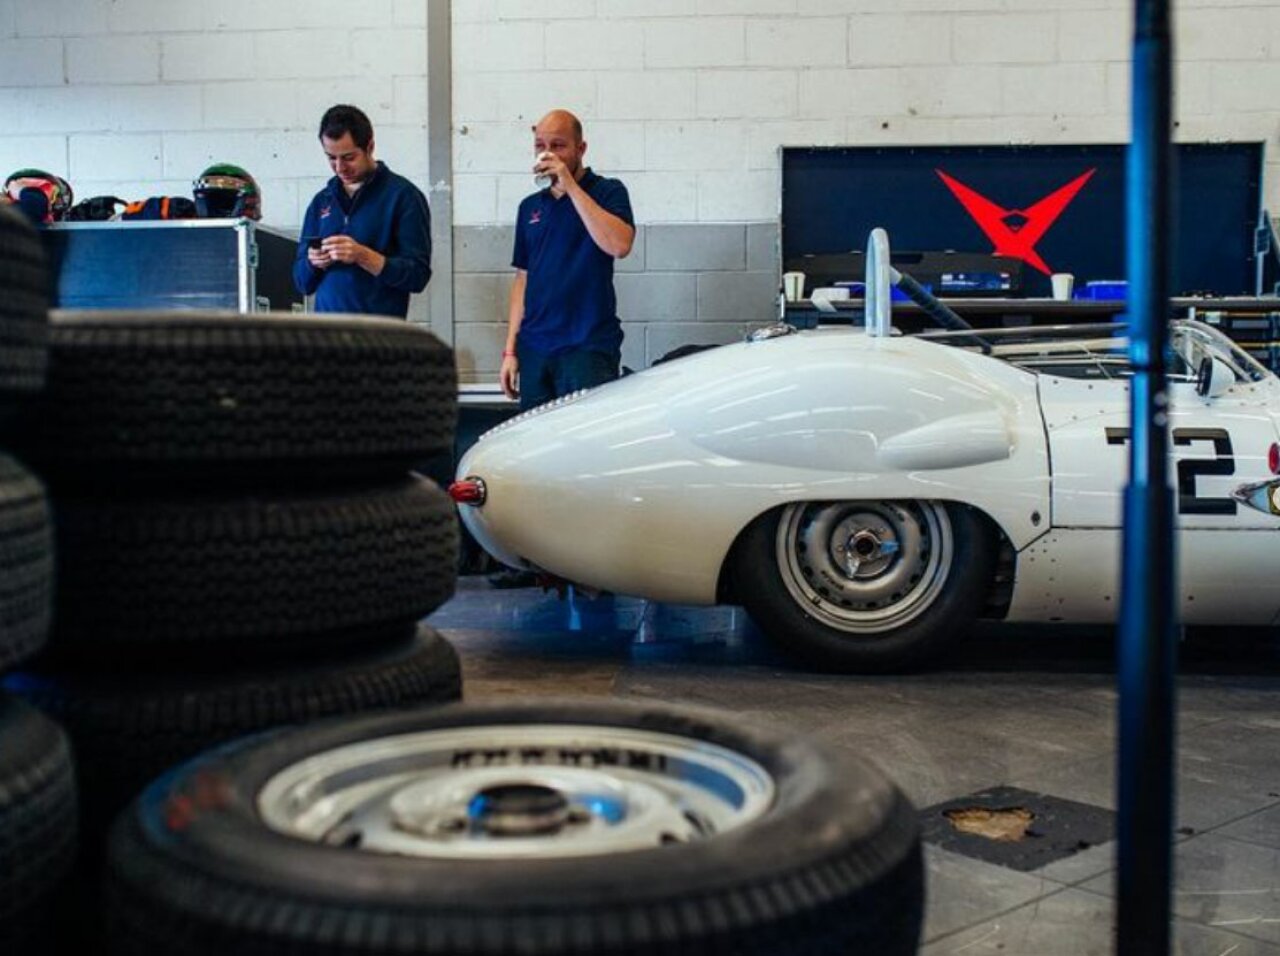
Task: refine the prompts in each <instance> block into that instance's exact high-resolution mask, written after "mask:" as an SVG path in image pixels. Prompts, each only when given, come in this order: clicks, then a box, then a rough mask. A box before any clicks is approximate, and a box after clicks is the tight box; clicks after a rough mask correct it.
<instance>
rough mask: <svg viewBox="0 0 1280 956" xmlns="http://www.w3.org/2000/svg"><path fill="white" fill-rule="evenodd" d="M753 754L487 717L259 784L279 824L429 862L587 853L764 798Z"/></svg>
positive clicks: (729, 825)
mask: <svg viewBox="0 0 1280 956" xmlns="http://www.w3.org/2000/svg"><path fill="white" fill-rule="evenodd" d="M774 793H775V787H774V782H773V779H772V777H771V776H770V775H769V774H768V773H767V772H766V771H765V770H764V768H762V767H761V766H760V765H759V764H758V763H756V762H755V761H753V760H751V759H749V758H747V757H745V756H744V755H742V754H740V753H736V752H734V751H732V750H729V749H727V748H724V747H720V746H717V745H714V744H709V743H706V742H704V741H701V740H697V739H693V738H685V737H680V736H676V735H670V734H660V733H650V732H646V731H638V730H631V729H627V728H621V727H608V726H593V725H582V724H533V725H492V726H482V727H459V728H448V729H443V730H427V731H420V732H416V733H410V734H402V735H397V736H393V737H384V738H379V739H374V740H367V741H360V742H358V743H353V744H348V745H345V746H342V747H338V748H334V749H332V750H328V751H324V752H321V753H318V754H315V755H313V756H310V757H307V758H305V759H303V760H300V761H298V762H296V763H294V764H291V765H289V766H287V767H285V768H284V769H282V770H280V771H279V772H277V773H276V774H275V775H273V776H272V777H271V778H270V779H269V780H267V782H266V783H265V784H264V785H263V786H262V788H261V789H260V790H259V793H258V798H257V804H258V811H259V813H260V814H261V816H262V819H263V821H264V822H265V824H266V825H267V826H268V827H270V828H271V829H273V830H276V831H277V832H280V833H284V834H287V835H289V836H294V837H297V838H299V839H304V840H309V841H312V842H315V843H323V844H326V845H336V846H348V847H358V848H360V849H362V850H365V851H367V852H372V853H387V854H397V855H401V856H412V857H426V858H453V859H459V858H472V859H512V858H533V857H565V856H590V855H595V854H605V853H617V852H620V851H626V850H640V849H647V848H652V847H658V846H663V845H666V844H681V843H691V842H696V841H699V840H705V839H709V838H711V837H714V836H715V835H717V834H720V833H724V832H726V831H729V830H732V829H735V828H737V827H740V826H742V825H743V824H745V823H748V822H749V821H751V820H754V819H756V818H758V817H760V816H761V815H762V814H764V813H765V812H766V811H767V810H768V808H769V807H770V806H771V805H772V803H773V798H774Z"/></svg>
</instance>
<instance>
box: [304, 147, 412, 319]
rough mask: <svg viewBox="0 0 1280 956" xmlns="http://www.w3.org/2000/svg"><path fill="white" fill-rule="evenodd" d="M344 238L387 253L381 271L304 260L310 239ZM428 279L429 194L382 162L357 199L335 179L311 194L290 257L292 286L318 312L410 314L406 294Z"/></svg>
mask: <svg viewBox="0 0 1280 956" xmlns="http://www.w3.org/2000/svg"><path fill="white" fill-rule="evenodd" d="M338 235H348V236H350V237H351V238H352V239H354V240H355V241H356V242H358V243H360V244H361V245H364V246H368V247H370V248H371V249H376V250H377V251H378V252H380V253H382V254H383V255H384V256H386V257H387V264H386V267H385V268H384V269H383V270H382V274H381V275H376V276H375V275H371V274H370V273H368V272H365V271H364V270H363V269H361V268H360V267H359V266H357V265H347V264H346V263H341V262H337V263H334V264H333V265H331V266H330V267H329V268H328V269H316V268H314V267H313V266H312V265H311V263H310V262H308V261H307V240H308V239H309V238H311V237H313V236H320V237H321V238H324V237H325V236H338ZM430 278H431V211H430V210H429V209H428V208H427V197H426V196H424V195H422V192H421V191H420V190H419V189H418V187H417V186H415V185H414V184H413V183H411V182H409V180H407V179H405V178H404V177H403V176H399V175H397V174H396V173H393V172H392V171H391V169H390V168H389V167H388V166H387V165H386V164H385V163H383V162H381V161H379V162H378V168H377V169H376V170H375V171H374V173H373V175H372V176H370V177H369V179H368V181H366V182H365V184H364V185H363V186H361V187H360V189H359V190H357V191H356V194H355V195H354V196H348V195H347V191H346V190H345V189H343V188H342V183H341V181H340V180H339V179H338V177H337V176H334V177H333V178H332V179H330V180H329V183H328V185H326V186H325V188H324V189H322V190H321V191H320V192H318V193H317V194H316V198H315V199H313V200H311V205H310V206H308V207H307V215H306V217H305V218H304V219H303V221H302V238H301V239H300V240H299V242H298V252H297V255H296V257H295V258H294V262H293V284H294V285H295V286H297V288H298V291H299V292H301V293H302V294H303V295H311V294H313V293H314V294H315V297H316V298H315V309H316V311H317V312H359V313H366V314H370V315H392V316H399V317H400V318H404V317H405V316H406V315H408V314H409V294H410V293H412V292H421V291H422V290H423V289H425V288H426V287H427V280H428V279H430Z"/></svg>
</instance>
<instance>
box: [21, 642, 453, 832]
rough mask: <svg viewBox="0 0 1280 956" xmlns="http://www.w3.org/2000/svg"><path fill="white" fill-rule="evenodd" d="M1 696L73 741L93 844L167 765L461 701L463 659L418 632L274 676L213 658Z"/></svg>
mask: <svg viewBox="0 0 1280 956" xmlns="http://www.w3.org/2000/svg"><path fill="white" fill-rule="evenodd" d="M4 687H5V688H6V689H7V690H9V691H11V692H12V693H15V694H18V695H20V696H22V697H23V698H25V699H26V700H27V701H28V702H29V703H31V704H34V705H36V706H38V707H39V708H40V709H41V710H43V711H44V712H45V713H47V714H49V715H50V716H52V717H54V718H56V719H57V720H58V721H59V722H60V723H61V724H62V726H63V727H65V728H66V730H67V733H68V734H69V735H70V737H71V743H72V748H73V750H74V752H75V757H76V767H77V769H78V772H79V777H80V794H81V807H82V811H81V812H82V831H83V833H84V834H85V839H86V840H89V841H93V842H94V843H95V844H97V843H98V842H100V841H101V840H102V839H103V837H104V835H105V833H106V830H107V827H108V826H109V824H110V822H111V820H112V819H113V818H114V817H115V815H116V814H118V813H119V812H120V810H121V809H122V808H123V807H124V806H125V804H127V803H128V802H129V801H130V800H131V799H133V798H134V797H135V796H136V795H137V794H138V792H139V791H141V790H142V788H143V787H144V786H145V785H146V784H147V783H149V782H151V781H152V780H153V779H155V778H156V777H157V776H159V775H160V774H161V773H162V772H163V771H165V770H168V769H169V768H170V767H172V766H173V765H174V764H177V763H179V762H180V761H183V760H186V759H188V758H190V757H193V756H195V755H196V754H199V753H200V752H202V751H204V750H207V749H208V748H209V747H212V746H214V745H215V744H220V743H223V742H225V741H228V740H233V739H235V738H237V737H240V736H243V735H245V734H250V733H256V732H258V731H262V730H267V729H269V728H272V727H279V726H282V725H285V724H300V723H305V722H307V721H312V720H317V719H319V718H322V717H333V716H337V715H342V714H363V713H367V712H370V711H375V710H387V709H393V708H404V707H419V706H425V705H427V704H443V703H448V702H450V701H456V700H459V699H460V698H461V696H462V676H461V669H460V664H459V660H458V652H457V651H456V650H455V649H454V647H453V645H452V644H450V643H449V642H448V641H447V640H445V638H443V637H441V636H440V635H439V634H438V633H437V632H436V631H434V630H433V629H431V628H429V627H427V626H425V625H418V626H417V627H416V628H414V627H412V626H411V627H410V628H408V629H407V630H405V631H402V632H401V636H400V638H399V639H398V640H396V641H395V642H394V643H393V644H391V645H390V646H386V645H383V646H375V647H373V648H372V649H370V650H354V651H348V652H346V653H342V654H334V653H331V654H327V655H311V656H309V657H308V658H306V659H304V660H300V661H295V662H292V663H283V662H282V663H278V664H276V665H275V666H273V667H269V668H267V667H258V668H246V667H244V666H242V665H241V666H236V664H235V663H234V662H230V666H228V662H225V661H221V660H212V661H210V662H208V664H207V665H206V666H205V667H203V668H201V669H200V670H199V671H196V670H194V669H192V670H188V671H171V670H159V671H156V670H144V669H141V668H139V669H134V670H131V671H129V672H125V673H113V672H109V671H101V670H97V669H93V670H84V671H79V672H76V671H61V670H47V671H46V670H41V669H38V666H37V668H33V669H29V670H26V671H22V672H19V673H16V674H11V675H10V676H9V677H7V678H5V680H4Z"/></svg>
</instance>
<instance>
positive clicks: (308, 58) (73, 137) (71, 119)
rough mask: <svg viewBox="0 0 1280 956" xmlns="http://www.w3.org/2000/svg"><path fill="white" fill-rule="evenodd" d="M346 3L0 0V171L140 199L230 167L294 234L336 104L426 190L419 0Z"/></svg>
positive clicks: (322, 175)
mask: <svg viewBox="0 0 1280 956" xmlns="http://www.w3.org/2000/svg"><path fill="white" fill-rule="evenodd" d="M467 2H471V0H467ZM460 5H462V4H460ZM590 5H591V3H590V0H588V3H587V6H588V7H589V6H590ZM479 7H480V9H481V11H482V12H483V8H484V7H485V5H484V4H480V5H479ZM359 13H360V17H359V21H358V23H355V24H352V25H350V26H347V25H346V24H348V23H350V15H351V4H350V3H349V2H347V0H219V2H217V3H213V4H209V3H202V2H198V0H41V2H39V3H34V2H26V0H0V116H3V117H4V119H5V122H4V124H3V125H4V128H3V129H0V176H3V175H7V174H8V172H10V171H12V170H13V169H16V168H19V167H21V166H38V167H41V168H47V169H49V170H50V171H52V172H55V173H57V174H59V175H63V176H67V177H68V178H69V179H70V180H71V182H72V186H73V187H74V189H75V191H76V195H77V196H78V197H81V198H84V197H87V196H91V195H97V194H101V193H108V192H109V193H114V194H116V195H120V196H123V197H124V198H126V199H139V198H145V197H146V196H151V195H190V192H191V182H192V180H193V179H194V178H195V177H196V176H197V175H198V174H199V173H200V171H201V170H202V169H204V168H205V167H206V166H208V165H209V164H210V163H212V162H215V161H218V162H231V163H236V164H238V165H240V166H243V167H245V168H246V169H248V170H249V171H250V172H252V173H253V174H254V176H255V178H257V180H258V182H259V185H260V186H261V187H262V190H263V197H264V198H263V209H264V221H265V222H267V223H268V224H270V225H274V226H277V227H279V228H284V229H296V228H297V227H298V224H299V223H300V222H301V219H302V213H303V210H304V209H305V207H306V204H307V203H308V202H309V201H310V199H311V197H312V196H313V195H314V193H315V191H316V190H317V189H319V188H320V187H321V186H322V185H323V184H324V182H325V180H326V179H327V178H328V175H329V173H328V168H327V165H326V163H325V161H324V156H323V154H322V152H321V150H320V146H319V144H318V143H317V142H316V129H317V126H318V124H319V120H320V116H321V114H322V113H323V112H324V110H325V109H327V108H328V107H329V106H332V105H333V104H334V103H340V102H347V103H355V104H356V105H358V106H360V107H361V108H362V109H364V110H365V112H367V113H368V114H369V116H370V118H371V119H372V120H373V122H374V127H375V137H376V143H377V155H378V157H379V158H381V159H385V160H386V161H387V162H388V163H389V164H390V165H391V166H392V167H393V168H395V169H396V170H397V171H399V172H401V173H403V174H405V175H407V176H409V177H410V178H412V179H414V180H415V181H416V182H417V183H418V185H419V186H421V187H423V188H424V189H425V187H426V185H427V156H428V152H429V150H428V144H427V142H426V129H427V118H428V117H427V79H426V76H427V17H426V13H427V4H426V0H361V2H360V4H359ZM489 13H490V14H492V10H490V11H489ZM585 15H586V17H587V18H588V19H589V18H590V17H591V11H588V12H587V13H586V14H585ZM530 26H531V28H532V29H533V30H534V31H535V33H536V34H537V35H538V38H539V40H538V50H537V56H538V58H539V60H541V57H542V44H541V36H542V33H543V30H544V27H543V25H542V23H540V22H535V23H532V24H531V25H530ZM483 29H484V30H488V29H489V27H488V25H485V26H484V27H483ZM582 76H583V77H584V82H586V83H588V84H589V85H590V86H591V87H592V89H593V90H594V86H595V82H596V77H595V74H594V72H586V73H584V74H582ZM570 92H572V91H569V90H566V95H568V94H569V93H570ZM575 99H576V97H575ZM501 115H502V114H500V113H499V112H498V111H497V104H496V103H495V104H494V109H493V111H492V116H493V119H494V120H497V119H498V118H499V117H500V116H501ZM634 135H635V136H636V137H637V138H639V139H640V140H641V141H643V129H642V128H640V129H637V131H636V132H635V134H634ZM490 182H491V186H492V184H493V180H492V177H490ZM490 192H491V195H493V196H494V197H496V186H492V188H491V190H490ZM488 205H489V206H496V198H495V199H494V200H493V201H492V202H490V203H489V204H488ZM469 208H472V209H474V210H476V212H477V213H478V212H480V211H481V210H483V209H484V204H483V203H481V204H479V206H477V205H476V204H474V203H472V204H470V205H469ZM488 215H489V216H493V215H496V208H495V209H494V210H493V211H492V212H490V213H488Z"/></svg>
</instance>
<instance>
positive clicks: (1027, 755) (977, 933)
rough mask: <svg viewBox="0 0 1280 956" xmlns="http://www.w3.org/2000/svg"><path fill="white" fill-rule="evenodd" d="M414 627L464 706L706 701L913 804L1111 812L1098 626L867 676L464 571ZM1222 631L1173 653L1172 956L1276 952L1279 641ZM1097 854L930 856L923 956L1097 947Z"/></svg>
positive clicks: (736, 625)
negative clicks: (1070, 806)
mask: <svg viewBox="0 0 1280 956" xmlns="http://www.w3.org/2000/svg"><path fill="white" fill-rule="evenodd" d="M431 623H432V624H434V625H435V626H437V627H438V628H439V629H440V630H441V631H442V632H443V633H444V634H445V635H446V636H448V637H449V638H450V639H451V640H453V642H454V643H455V644H456V646H457V647H458V649H459V651H460V652H461V654H462V660H463V670H464V676H465V680H466V689H465V693H466V695H467V697H468V699H471V700H483V699H486V698H493V697H498V696H506V695H522V696H532V695H548V694H554V695H566V694H568V695H588V696H612V697H619V698H653V699H661V700H664V701H668V702H672V703H688V704H700V705H705V706H713V707H722V708H727V709H730V710H732V711H733V712H734V713H735V714H737V715H738V716H739V717H740V718H741V719H743V720H754V721H757V722H760V723H765V724H771V725H773V726H775V727H789V728H791V729H792V730H794V731H795V732H796V733H801V734H813V735H816V736H818V737H820V738H822V739H824V740H826V741H828V742H830V743H832V744H834V745H835V746H837V747H846V748H849V749H851V750H853V751H856V752H859V753H861V754H864V755H868V756H871V757H872V758H873V759H875V760H876V761H877V762H879V763H880V765H881V766H882V767H883V768H884V769H885V770H886V771H887V772H888V773H889V775H890V776H891V777H893V778H894V779H895V780H896V781H897V782H898V784H899V786H901V787H902V788H903V790H904V791H905V792H906V793H907V795H908V796H909V797H910V798H911V799H912V800H913V801H914V802H915V804H916V806H918V807H926V806H929V805H931V804H934V803H938V802H941V801H944V800H948V799H952V798H955V797H960V796H964V795H966V794H970V793H973V792H975V791H977V790H980V789H983V788H986V787H991V786H997V785H1001V784H1007V785H1011V786H1018V787H1022V788H1024V789H1027V790H1033V791H1037V792H1041V793H1048V794H1052V795H1054V796H1059V797H1063V798H1066V799H1071V800H1077V801H1080V802H1083V803H1091V804H1094V805H1097V806H1102V807H1107V808H1110V809H1114V808H1115V796H1114V778H1115V767H1114V763H1115V755H1114V747H1115V737H1116V732H1115V705H1116V699H1117V697H1116V691H1115V687H1114V678H1113V674H1112V667H1113V664H1112V646H1111V640H1110V636H1109V635H1107V634H1106V633H1105V632H1101V631H1097V630H1094V631H1078V630H1073V631H1058V630H1053V629H1043V628H1041V629H1031V628H1024V629H1017V630H1015V629H1013V628H1002V627H992V628H986V629H984V630H982V631H981V632H980V633H979V634H978V635H976V636H975V638H973V639H971V640H970V641H968V642H967V643H965V644H964V645H963V646H962V647H961V648H960V649H959V651H958V652H957V654H956V655H955V656H954V657H953V659H952V660H950V661H949V662H948V663H946V664H945V665H943V666H940V667H938V668H935V669H934V670H932V671H927V672H922V673H918V674H911V675H902V676H891V677H874V678H872V677H850V676H834V675H827V674H817V673H812V672H807V671H803V670H797V669H794V668H793V667H792V666H791V665H790V664H789V663H788V662H787V661H786V660H785V659H783V658H782V657H780V656H779V655H778V654H777V653H776V652H775V651H774V650H773V649H772V648H771V647H770V646H769V645H768V644H767V643H766V642H765V641H764V640H763V639H762V638H761V636H760V635H759V634H758V633H757V632H756V631H755V630H754V629H753V628H751V626H750V625H749V624H748V623H747V622H746V621H745V618H744V616H743V615H742V613H741V612H740V611H736V610H733V609H727V608H720V609H689V608H669V607H661V606H652V605H645V604H643V603H642V602H639V601H635V600H632V599H627V598H609V599H604V600H598V601H586V600H582V599H580V598H578V597H577V596H576V595H571V597H570V598H569V599H567V600H561V599H558V598H557V597H556V596H555V595H554V594H543V593H541V592H539V591H537V590H533V589H528V590H517V591H496V590H492V589H490V588H489V586H488V585H487V583H486V582H485V580H484V579H483V578H478V577H476V578H463V579H462V580H461V582H460V586H459V592H458V596H457V597H456V598H455V599H454V600H453V601H452V602H450V603H449V604H448V605H446V606H445V607H444V608H442V609H441V610H440V611H438V612H437V613H436V614H435V615H433V617H432V618H431ZM1221 637H1222V636H1221V635H1214V636H1208V637H1206V638H1202V639H1196V640H1194V641H1193V643H1191V644H1189V645H1187V646H1186V647H1184V649H1183V654H1182V656H1183V668H1182V675H1181V677H1180V680H1179V730H1178V733H1179V757H1180V759H1179V769H1178V777H1177V794H1178V801H1177V822H1178V826H1179V827H1181V828H1183V832H1182V833H1181V834H1180V835H1179V836H1178V841H1177V844H1176V851H1175V862H1176V868H1177V877H1176V879H1177V883H1176V886H1175V889H1174V896H1173V907H1174V911H1175V913H1176V914H1177V918H1176V920H1175V923H1174V931H1173V936H1174V950H1173V951H1174V952H1175V953H1176V954H1179V956H1263V954H1266V956H1280V640H1277V639H1275V638H1274V637H1272V638H1265V637H1261V638H1260V637H1258V636H1255V635H1245V636H1240V635H1227V636H1226V637H1227V640H1225V641H1224V640H1221ZM1215 641H1216V643H1215ZM1113 849H1114V844H1105V845H1103V846H1099V847H1095V848H1092V849H1089V850H1086V851H1084V852H1082V853H1080V854H1078V855H1076V856H1073V857H1069V858H1067V859H1064V860H1061V861H1058V862H1055V863H1052V864H1050V865H1048V866H1045V867H1042V868H1041V869H1040V870H1037V871H1033V872H1030V873H1019V872H1016V871H1014V870H1011V869H1007V868H1004V867H1000V866H995V865H992V864H989V863H983V862H980V861H977V860H973V859H969V858H968V857H965V856H961V855H958V854H956V853H951V852H947V851H944V850H940V849H938V848H936V847H927V848H926V863H927V868H928V890H927V893H928V900H927V911H926V920H925V929H924V938H923V940H922V949H921V952H922V953H923V954H926V956H943V954H948V956H950V954H957V956H988V954H990V956H996V954H998V956H1092V954H1098V956H1103V954H1110V953H1111V952H1112V947H1113V940H1112V932H1113V929H1112V922H1113V919H1114V906H1113V903H1112V899H1111V893H1112V882H1113V876H1114V873H1113V867H1114V860H1113V855H1112V854H1113Z"/></svg>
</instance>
